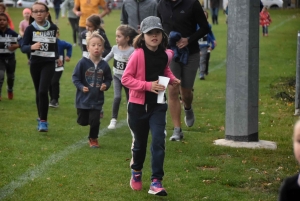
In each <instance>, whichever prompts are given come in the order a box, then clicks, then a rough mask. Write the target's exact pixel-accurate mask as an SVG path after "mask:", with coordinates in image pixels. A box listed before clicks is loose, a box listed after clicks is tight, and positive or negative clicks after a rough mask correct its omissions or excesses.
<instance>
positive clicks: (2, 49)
mask: <svg viewBox="0 0 300 201" xmlns="http://www.w3.org/2000/svg"><path fill="white" fill-rule="evenodd" d="M0 38H1V40H0V59H10V58H15V52H14V51H13V52H11V51H9V50H8V46H9V45H10V44H17V43H18V40H19V38H20V37H19V34H17V33H16V32H15V31H13V30H11V29H10V28H7V29H6V30H5V31H4V32H2V31H0Z"/></svg>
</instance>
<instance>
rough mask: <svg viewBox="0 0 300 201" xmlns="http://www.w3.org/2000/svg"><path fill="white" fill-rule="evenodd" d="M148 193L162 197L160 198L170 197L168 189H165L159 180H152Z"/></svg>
mask: <svg viewBox="0 0 300 201" xmlns="http://www.w3.org/2000/svg"><path fill="white" fill-rule="evenodd" d="M148 193H149V194H152V195H160V196H166V195H168V194H167V191H166V189H164V187H163V186H162V183H161V181H160V180H158V179H153V180H152V183H151V185H150V189H149V191H148Z"/></svg>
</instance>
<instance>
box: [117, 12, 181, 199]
mask: <svg viewBox="0 0 300 201" xmlns="http://www.w3.org/2000/svg"><path fill="white" fill-rule="evenodd" d="M140 30H141V34H139V35H138V36H137V37H136V38H135V39H134V42H133V46H134V48H136V50H135V51H134V52H133V53H132V54H131V56H130V58H129V61H128V64H127V67H126V69H125V71H124V74H123V76H122V80H121V81H122V84H123V85H124V86H125V87H127V88H129V103H128V108H127V110H128V111H127V112H128V126H129V128H130V130H131V133H132V136H133V141H132V162H131V169H132V170H131V179H130V186H131V188H132V189H133V190H142V169H143V164H144V161H145V157H146V150H147V140H148V133H149V130H151V134H152V142H151V154H152V160H151V167H152V175H151V180H152V182H151V184H150V189H149V191H148V193H149V194H153V195H161V196H165V195H167V192H166V190H165V189H164V188H163V186H162V183H161V181H162V179H163V176H164V170H163V164H164V158H165V138H166V131H165V127H166V112H167V108H168V106H167V104H166V101H165V98H164V101H163V103H158V101H157V98H158V93H164V90H165V86H164V85H162V84H159V82H158V76H165V77H169V78H170V82H169V83H170V84H172V85H177V84H180V80H178V79H177V78H175V76H174V75H173V73H172V72H171V70H170V68H169V63H170V61H171V59H172V57H173V52H172V51H171V50H166V46H167V43H168V37H167V35H166V34H165V33H164V31H163V28H162V25H161V21H160V19H159V18H158V17H154V16H150V17H147V18H145V19H144V20H143V21H142V23H141V26H140ZM164 97H165V95H164Z"/></svg>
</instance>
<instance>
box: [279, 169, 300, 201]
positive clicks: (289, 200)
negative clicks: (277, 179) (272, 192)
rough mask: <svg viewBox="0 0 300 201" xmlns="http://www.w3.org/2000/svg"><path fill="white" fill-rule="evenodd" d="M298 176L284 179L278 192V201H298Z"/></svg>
mask: <svg viewBox="0 0 300 201" xmlns="http://www.w3.org/2000/svg"><path fill="white" fill-rule="evenodd" d="M298 178H299V174H296V175H294V176H292V177H288V178H286V179H285V180H284V181H283V183H282V185H281V187H280V190H279V197H278V201H299V200H300V186H299V184H298Z"/></svg>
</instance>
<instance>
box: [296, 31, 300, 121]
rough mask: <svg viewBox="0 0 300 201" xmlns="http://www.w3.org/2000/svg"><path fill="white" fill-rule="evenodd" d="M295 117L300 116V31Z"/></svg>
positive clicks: (299, 32) (299, 33) (299, 38)
mask: <svg viewBox="0 0 300 201" xmlns="http://www.w3.org/2000/svg"><path fill="white" fill-rule="evenodd" d="M295 115H300V31H298V42H297V55H296V95H295Z"/></svg>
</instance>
